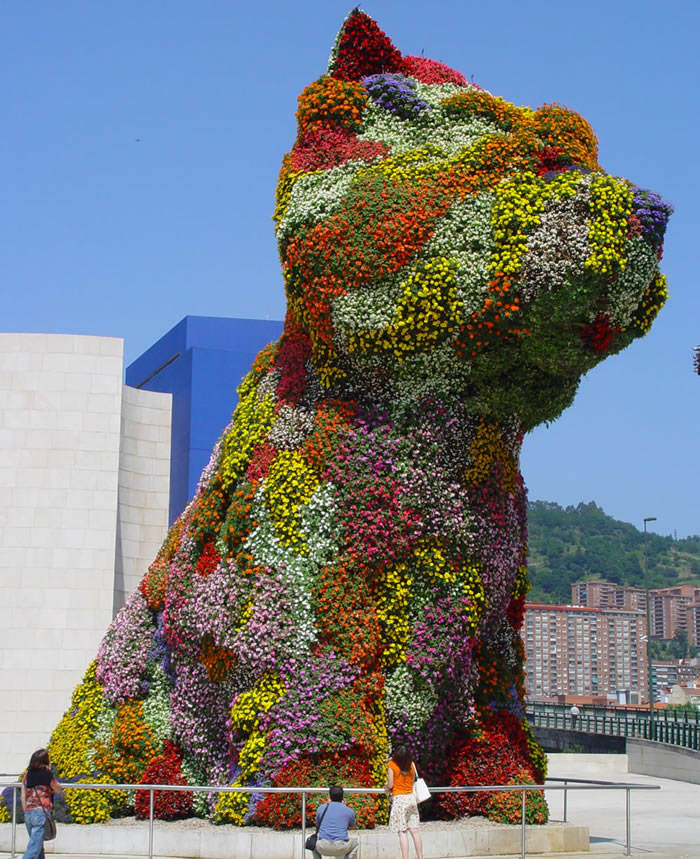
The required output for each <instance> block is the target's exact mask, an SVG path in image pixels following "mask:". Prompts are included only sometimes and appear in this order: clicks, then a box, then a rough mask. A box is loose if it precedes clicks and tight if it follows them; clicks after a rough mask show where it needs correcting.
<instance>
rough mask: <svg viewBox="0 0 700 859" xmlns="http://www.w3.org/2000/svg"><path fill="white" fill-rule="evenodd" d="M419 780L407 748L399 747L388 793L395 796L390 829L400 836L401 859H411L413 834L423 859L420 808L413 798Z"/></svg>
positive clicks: (386, 787)
mask: <svg viewBox="0 0 700 859" xmlns="http://www.w3.org/2000/svg"><path fill="white" fill-rule="evenodd" d="M416 778H417V773H416V766H415V764H414V763H413V760H412V759H411V753H410V752H409V751H408V749H407V748H406V746H399V747H398V748H397V749H396V750H395V751H394V753H393V755H392V756H391V760H390V761H389V765H388V767H387V780H386V784H385V785H384V790H385V791H386V792H387V793H390V794H391V814H390V815H389V829H391V831H392V832H396V833H397V834H398V836H399V845H400V847H401V859H408V836H407V835H406V832H410V833H411V838H413V846H414V847H415V848H416V856H417V857H418V859H423V842H422V841H421V837H420V831H419V829H418V826H419V824H420V818H419V817H418V805H417V804H416V798H415V796H414V795H413V782H414V781H415V779H416Z"/></svg>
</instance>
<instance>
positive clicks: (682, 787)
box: [547, 754, 700, 859]
mask: <svg viewBox="0 0 700 859" xmlns="http://www.w3.org/2000/svg"><path fill="white" fill-rule="evenodd" d="M548 775H549V776H551V777H571V778H580V779H595V780H601V781H611V782H629V783H631V784H658V785H660V786H661V790H653V791H652V790H649V791H634V792H632V800H631V806H632V854H633V855H635V856H637V855H638V856H646V857H656V856H675V857H700V785H697V784H690V783H688V782H681V781H671V780H669V779H663V778H653V777H651V776H644V775H636V774H634V773H628V772H627V756H626V755H578V754H556V755H549V772H548ZM547 800H548V802H549V808H550V814H551V818H552V819H553V820H561V819H562V811H563V803H562V795H561V794H555V793H553V792H551V791H550V792H549V793H548V795H547ZM567 819H568V820H569V821H570V822H571V823H582V824H585V825H586V826H588V828H589V831H590V837H591V854H594V855H595V856H596V857H598V859H600V857H604V856H620V855H624V852H625V792H624V791H620V792H617V791H615V792H612V791H577V792H576V793H574V792H571V793H570V794H569V799H568V814H567ZM557 855H558V856H560V857H563V854H557ZM574 855H585V854H574Z"/></svg>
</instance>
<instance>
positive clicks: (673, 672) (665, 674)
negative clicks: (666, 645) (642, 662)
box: [651, 659, 680, 701]
mask: <svg viewBox="0 0 700 859" xmlns="http://www.w3.org/2000/svg"><path fill="white" fill-rule="evenodd" d="M679 662H680V660H678V659H672V660H669V659H652V661H651V677H652V686H653V688H654V698H655V700H656V701H659V700H661V692H662V690H665V689H670V688H671V687H672V686H675V685H677V684H678V683H680V679H679Z"/></svg>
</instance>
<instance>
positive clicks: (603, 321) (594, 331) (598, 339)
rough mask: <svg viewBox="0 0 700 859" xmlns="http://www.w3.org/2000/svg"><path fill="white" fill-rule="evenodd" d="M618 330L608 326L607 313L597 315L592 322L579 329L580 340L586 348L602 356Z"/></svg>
mask: <svg viewBox="0 0 700 859" xmlns="http://www.w3.org/2000/svg"><path fill="white" fill-rule="evenodd" d="M620 330H621V329H620V328H615V327H614V326H612V325H611V324H610V317H609V316H608V314H607V313H599V314H598V316H596V318H595V319H594V320H593V322H591V323H590V324H589V325H584V327H583V328H582V329H581V338H582V339H583V342H584V343H585V344H586V346H588V347H589V348H590V349H592V350H593V351H594V352H597V353H598V354H602V353H604V352H607V351H608V349H609V348H610V346H611V345H612V342H613V340H614V338H615V335H616V334H617V333H618V332H619V331H620Z"/></svg>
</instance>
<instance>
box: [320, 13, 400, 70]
mask: <svg viewBox="0 0 700 859" xmlns="http://www.w3.org/2000/svg"><path fill="white" fill-rule="evenodd" d="M402 62H403V61H402V57H401V51H399V50H398V49H397V48H395V47H394V45H393V44H392V42H391V39H390V38H389V37H388V36H387V35H386V33H384V32H383V31H382V30H380V29H379V27H378V26H377V24H376V23H375V21H373V20H372V18H370V17H369V15H368V14H367V13H366V12H363V11H362V10H361V9H360V8H359V7H355V8H354V9H353V10H352V12H351V13H350V14H349V15H348V17H347V18H346V19H345V21H344V23H343V26H342V27H341V28H340V31H339V32H338V35H337V36H336V40H335V44H334V45H333V49H332V51H331V56H330V60H329V61H328V74H329V75H330V76H331V77H334V78H339V79H340V80H344V81H359V80H360V78H363V77H366V76H367V75H376V74H380V73H381V72H400V71H402V67H403V64H402Z"/></svg>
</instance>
